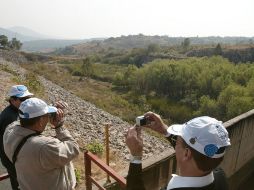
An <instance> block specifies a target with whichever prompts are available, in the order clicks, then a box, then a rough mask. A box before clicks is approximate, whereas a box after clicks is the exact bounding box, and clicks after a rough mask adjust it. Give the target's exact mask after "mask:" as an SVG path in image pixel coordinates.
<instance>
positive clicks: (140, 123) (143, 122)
mask: <svg viewBox="0 0 254 190" xmlns="http://www.w3.org/2000/svg"><path fill="white" fill-rule="evenodd" d="M148 123H149V122H148V119H147V118H145V116H143V115H141V116H138V117H137V118H136V125H138V126H143V125H147V124H148Z"/></svg>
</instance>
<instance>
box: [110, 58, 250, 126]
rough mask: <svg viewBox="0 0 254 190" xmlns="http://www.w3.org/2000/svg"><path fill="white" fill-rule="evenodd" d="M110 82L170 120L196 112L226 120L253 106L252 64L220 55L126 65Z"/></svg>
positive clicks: (180, 118) (181, 118)
mask: <svg viewBox="0 0 254 190" xmlns="http://www.w3.org/2000/svg"><path fill="white" fill-rule="evenodd" d="M114 84H115V85H116V86H119V87H122V88H123V87H124V88H125V89H128V90H129V91H130V92H133V94H138V96H139V97H143V100H142V101H141V102H140V104H141V105H142V104H148V105H150V108H151V109H155V110H156V111H158V112H160V113H161V114H162V115H164V117H170V119H171V120H173V121H184V120H187V119H189V118H191V117H193V116H197V115H209V116H213V117H216V118H218V119H221V120H223V121H226V120H227V119H230V118H232V117H235V116H237V115H239V114H241V113H244V112H246V111H248V110H250V109H253V108H254V65H253V64H237V65H235V64H232V63H231V62H229V61H228V60H227V59H225V58H222V57H220V56H213V57H210V58H207V57H205V58H188V59H183V60H154V61H153V62H151V63H148V64H145V65H144V66H143V67H141V68H137V67H136V66H134V65H130V66H129V67H128V69H127V70H126V71H125V72H124V73H117V74H116V76H115V81H114ZM138 96H135V97H136V98H137V99H138Z"/></svg>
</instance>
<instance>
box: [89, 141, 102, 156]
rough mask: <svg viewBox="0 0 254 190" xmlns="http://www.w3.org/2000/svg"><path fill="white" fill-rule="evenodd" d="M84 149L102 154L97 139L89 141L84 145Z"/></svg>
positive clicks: (100, 145)
mask: <svg viewBox="0 0 254 190" xmlns="http://www.w3.org/2000/svg"><path fill="white" fill-rule="evenodd" d="M86 149H87V150H88V151H90V152H92V153H93V154H97V155H102V153H103V145H102V144H101V143H99V142H98V141H97V140H94V141H92V142H91V143H89V144H87V145H86Z"/></svg>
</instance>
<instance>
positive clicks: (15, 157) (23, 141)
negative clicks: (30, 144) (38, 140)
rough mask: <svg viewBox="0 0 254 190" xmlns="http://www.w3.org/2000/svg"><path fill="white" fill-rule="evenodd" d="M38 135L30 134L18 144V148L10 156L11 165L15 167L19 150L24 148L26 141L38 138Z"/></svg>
mask: <svg viewBox="0 0 254 190" xmlns="http://www.w3.org/2000/svg"><path fill="white" fill-rule="evenodd" d="M38 135H40V133H38V132H37V133H32V134H30V135H27V136H25V137H24V138H23V139H22V140H21V141H20V143H19V144H18V146H17V147H16V149H15V151H14V154H13V156H12V163H13V164H14V165H15V162H16V161H17V156H18V154H19V152H20V150H21V148H22V147H23V146H24V144H25V143H26V141H27V139H29V138H30V137H33V136H38Z"/></svg>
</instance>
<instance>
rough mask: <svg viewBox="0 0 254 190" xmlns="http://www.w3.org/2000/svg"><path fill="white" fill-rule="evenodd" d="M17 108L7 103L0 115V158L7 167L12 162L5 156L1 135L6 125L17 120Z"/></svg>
mask: <svg viewBox="0 0 254 190" xmlns="http://www.w3.org/2000/svg"><path fill="white" fill-rule="evenodd" d="M18 116H19V114H18V109H17V108H16V107H15V106H13V105H11V104H10V105H9V106H7V107H6V108H5V109H4V110H3V111H2V112H1V115H0V158H1V161H2V163H3V165H4V166H5V167H8V166H9V165H10V164H11V165H12V163H11V162H10V161H9V159H8V158H7V156H6V154H5V152H4V146H3V135H4V132H5V129H6V127H7V126H8V125H9V124H11V123H12V122H14V121H17V120H18Z"/></svg>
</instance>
